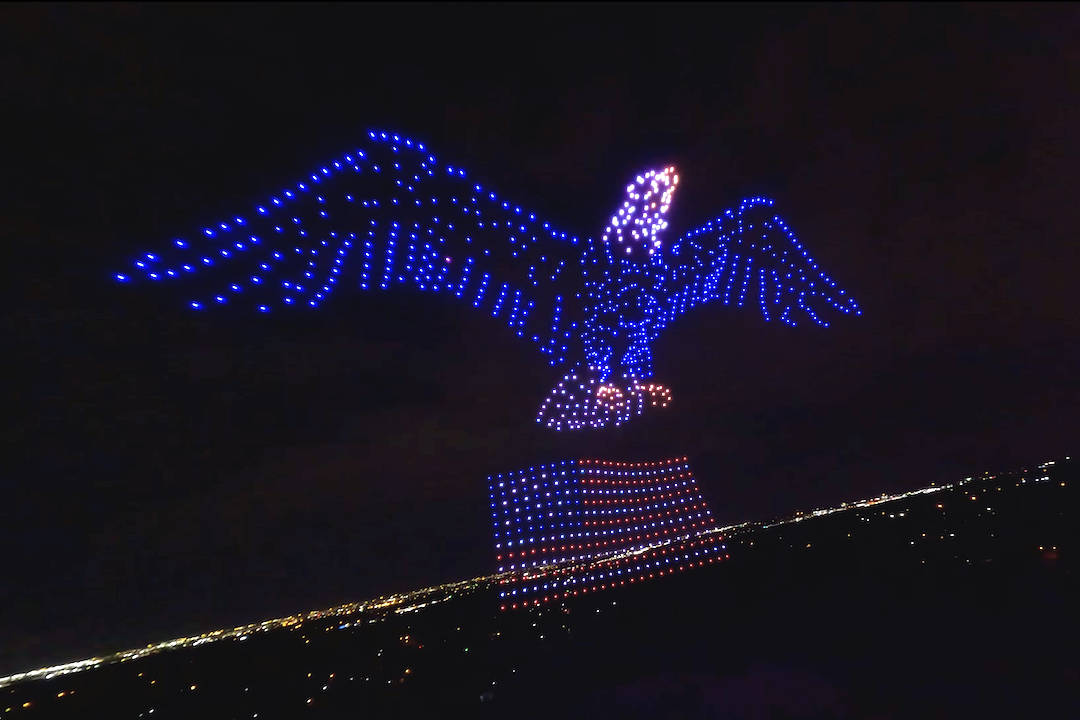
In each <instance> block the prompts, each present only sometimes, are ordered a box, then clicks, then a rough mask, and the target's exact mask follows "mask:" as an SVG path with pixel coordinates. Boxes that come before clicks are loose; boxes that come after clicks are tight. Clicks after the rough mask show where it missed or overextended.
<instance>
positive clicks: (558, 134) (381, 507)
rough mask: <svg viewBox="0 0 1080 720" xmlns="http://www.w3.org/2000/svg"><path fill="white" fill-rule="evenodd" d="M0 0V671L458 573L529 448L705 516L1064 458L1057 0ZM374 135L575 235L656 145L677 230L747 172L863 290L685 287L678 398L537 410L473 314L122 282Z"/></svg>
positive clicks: (1067, 129) (1068, 89)
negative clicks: (580, 422) (670, 185)
mask: <svg viewBox="0 0 1080 720" xmlns="http://www.w3.org/2000/svg"><path fill="white" fill-rule="evenodd" d="M0 12H2V14H3V15H4V16H6V17H5V18H4V19H3V22H0V47H2V48H4V49H3V50H2V51H0V52H2V53H3V57H2V62H3V65H2V68H3V79H2V82H0V93H2V94H3V97H4V104H3V107H4V115H5V117H6V121H5V125H7V130H6V131H5V133H4V134H3V141H4V142H3V145H4V149H3V155H4V163H3V167H4V172H3V173H2V175H0V177H2V181H3V188H2V190H3V198H4V205H3V208H2V209H0V232H2V233H3V244H2V248H3V252H4V254H5V256H6V257H7V259H6V260H5V261H4V262H3V263H2V266H3V267H4V269H10V270H11V271H12V272H11V276H10V278H9V279H8V280H7V281H6V283H5V289H6V290H7V291H8V292H10V291H12V290H14V293H13V296H14V299H13V300H11V301H8V302H7V303H6V304H5V305H4V306H3V309H2V310H0V321H2V325H0V329H2V337H3V343H4V345H3V347H4V355H5V356H6V357H7V359H8V360H9V363H5V365H6V366H7V367H8V370H7V371H6V372H5V373H4V379H5V388H4V393H3V396H2V397H3V400H2V402H0V407H3V408H4V410H6V411H7V412H5V413H4V425H3V440H4V446H5V449H6V452H5V456H6V457H8V459H6V460H3V462H2V464H0V468H2V470H0V497H2V498H3V503H2V505H0V508H2V509H0V547H2V548H3V558H4V561H3V564H2V566H0V568H2V578H0V673H3V672H5V671H16V670H23V669H26V668H27V667H28V666H32V665H36V664H39V663H44V662H53V661H65V660H73V659H76V658H78V657H80V656H83V655H85V654H88V653H91V652H95V651H104V650H116V649H120V648H122V647H126V646H131V645H139V644H143V643H146V642H150V641H158V640H163V639H167V638H169V637H173V636H176V635H177V634H180V633H184V632H192V631H202V630H206V629H210V628H214V627H218V626H223V625H230V624H238V623H241V622H249V621H257V620H262V619H265V618H267V617H273V616H277V615H282V614H287V613H292V612H296V611H302V610H307V609H312V608H315V607H324V606H328V605H332V604H335V603H340V602H345V601H351V600H360V599H363V598H366V597H370V596H374V595H378V594H384V593H389V592H392V591H398V590H408V589H412V588H415V587H420V586H423V585H429V584H434V583H438V582H442V581H447V580H453V579H458V578H463V577H468V576H474V575H478V574H483V573H486V572H489V571H490V570H492V569H493V566H494V560H493V551H492V546H491V539H490V531H489V527H490V519H489V517H490V516H489V507H488V498H487V476H488V475H489V474H492V473H498V472H505V471H508V470H514V469H518V468H523V467H528V466H529V465H532V464H536V463H543V462H550V461H555V460H563V459H570V458H575V457H601V458H605V459H614V460H659V459H666V458H670V457H674V456H688V457H689V459H690V461H691V463H692V467H693V468H694V469H695V472H696V475H697V476H698V478H699V481H700V484H701V487H702V490H703V492H704V494H705V497H706V500H707V501H708V502H709V503H710V505H711V507H712V509H713V512H714V515H715V516H716V517H717V518H718V519H719V520H720V521H722V522H735V521H742V520H746V519H760V518H764V517H768V516H773V515H777V514H788V513H792V512H794V511H796V510H800V509H801V510H808V509H811V508H813V507H817V506H824V505H829V504H835V503H839V502H841V501H844V500H854V499H858V498H862V497H866V496H869V495H874V494H878V493H881V492H887V491H898V490H904V489H909V488H913V487H917V486H921V485H926V484H929V483H930V482H933V481H939V482H943V481H950V480H954V479H958V478H962V477H965V476H967V475H971V474H975V473H980V472H983V471H984V470H995V469H1007V468H1015V467H1019V466H1024V465H1029V464H1034V463H1036V462H1039V461H1043V460H1049V459H1053V458H1055V457H1058V456H1063V455H1068V454H1075V453H1077V452H1080V443H1078V441H1077V438H1078V437H1080V432H1078V431H1080V420H1078V415H1077V410H1078V405H1080V386H1078V383H1077V373H1076V371H1075V369H1074V368H1076V367H1077V366H1080V314H1078V308H1080V282H1078V279H1077V277H1076V276H1077V271H1078V270H1080V249H1078V246H1077V243H1076V241H1075V238H1076V227H1077V221H1078V220H1080V202H1078V199H1080V198H1078V190H1080V184H1078V179H1080V173H1078V170H1077V168H1078V167H1080V165H1078V163H1080V141H1078V132H1077V128H1080V74H1078V70H1080V33H1078V30H1080V25H1078V20H1080V14H1078V13H1077V11H1076V9H1075V8H1073V7H1070V6H1067V5H1062V6H1043V7H1041V8H1040V7H1036V8H1028V7H1026V6H1024V7H1021V6H993V7H978V6H974V7H973V6H965V7H950V6H946V7H938V6H892V5H890V6H884V7H882V6H878V7H865V6H846V7H845V6H839V7H828V8H821V7H813V6H811V7H807V6H802V5H799V6H791V7H785V6H771V7H768V8H765V9H761V8H756V7H754V8H751V7H744V6H731V7H728V6H717V7H711V8H710V7H708V6H698V5H692V6H683V7H680V6H676V5H634V6H625V7H619V6H615V5H597V6H591V5H577V6H563V5H558V6H524V7H522V6H512V7H511V6H505V7H498V6H450V7H442V6H439V7H433V6H417V5H409V6H405V7H403V8H400V9H393V8H389V7H384V6H362V5H349V6H328V7H324V6H320V5H318V4H311V3H307V4H303V5H297V6H258V5H239V6H217V5H213V6H206V5H188V4H185V5H174V6H158V5H155V6H141V5H111V6H108V5H107V6H96V5H78V6H48V5H40V6H39V5H34V6H17V7H5V8H4V10H3V11H0ZM8 123H11V124H8ZM368 129H381V130H389V131H395V132H400V133H403V134H407V135H409V136H410V137H413V138H416V139H417V140H420V141H422V142H425V143H426V144H427V145H428V146H429V147H430V148H431V149H432V150H433V152H434V154H435V155H436V156H437V157H438V158H439V160H440V161H442V162H445V163H449V164H453V165H459V166H461V167H464V168H466V169H467V170H468V171H469V173H470V174H471V176H472V177H473V178H476V179H477V180H478V181H479V182H481V183H483V184H485V185H489V186H491V187H493V188H495V189H497V190H499V191H500V192H501V194H502V195H503V196H504V197H506V198H508V199H511V200H513V201H514V202H518V203H520V204H521V205H522V206H523V207H527V208H529V209H530V210H532V211H534V212H536V213H537V214H538V215H542V216H544V217H545V218H549V219H550V220H551V221H552V222H555V223H558V224H559V225H561V226H564V227H568V228H572V229H574V230H576V232H579V233H581V234H585V235H596V234H597V233H598V232H599V230H601V229H602V223H603V221H604V220H605V218H606V216H607V214H608V213H609V212H610V210H611V209H612V208H613V207H614V206H615V205H616V203H617V202H618V201H619V197H620V193H621V190H622V187H623V186H624V185H625V183H626V181H627V180H628V179H629V177H630V176H631V175H632V174H634V173H637V172H639V171H641V170H643V169H647V168H649V167H655V166H656V165H658V164H660V163H671V164H674V165H676V167H677V168H678V170H679V175H680V184H679V192H678V194H677V195H676V196H675V203H674V206H673V208H672V218H671V223H672V227H671V230H670V232H671V233H672V234H673V233H674V232H676V231H683V230H686V229H690V228H693V227H697V226H699V225H701V224H703V223H704V222H705V221H707V220H710V219H713V218H715V217H716V216H717V215H719V214H720V213H721V212H722V211H723V210H725V209H728V208H732V207H736V206H737V205H738V203H739V201H740V200H741V199H742V198H744V197H747V196H752V195H766V196H769V197H771V198H773V199H775V201H776V209H777V211H778V212H779V214H780V215H782V216H783V217H784V218H785V219H786V220H787V221H788V223H789V225H790V226H791V227H792V229H793V230H794V231H795V233H796V234H797V235H798V237H799V239H800V240H801V241H802V242H803V243H804V244H805V245H806V246H807V247H808V248H809V249H810V252H811V255H812V256H813V257H814V258H815V259H816V260H817V261H818V262H819V263H820V265H821V266H822V268H823V269H824V270H825V272H827V273H828V274H830V275H831V276H832V277H834V278H835V279H836V280H837V282H838V283H839V285H840V286H841V287H843V288H845V289H846V290H847V291H848V292H849V293H850V294H851V295H853V296H854V297H855V298H856V299H857V300H858V302H859V304H860V306H861V308H862V310H863V314H862V316H861V317H840V318H839V319H838V321H837V322H836V323H834V324H833V326H832V327H830V328H828V329H823V328H819V327H817V326H812V325H806V326H803V325H800V326H799V327H797V328H790V327H787V326H785V325H781V324H779V323H778V322H776V321H773V322H765V321H764V320H763V319H762V317H761V314H760V312H759V311H757V310H756V309H753V308H746V309H734V308H730V307H725V306H723V305H719V306H717V305H716V304H713V305H706V306H704V307H703V308H700V309H698V310H695V311H693V312H691V313H688V314H687V315H686V316H684V317H683V318H682V319H681V320H680V321H679V322H677V323H676V324H675V326H674V327H673V328H672V329H671V330H670V331H668V332H667V334H666V335H664V336H663V337H661V339H660V340H659V341H658V342H657V343H656V345H655V370H656V374H655V377H656V379H657V380H658V381H659V382H662V383H664V384H665V385H667V386H669V387H670V388H671V389H672V391H673V396H674V402H673V404H672V406H671V407H669V408H668V409H667V410H666V411H664V412H661V413H657V414H654V415H652V416H647V417H644V418H642V419H640V420H638V421H635V422H632V423H631V424H630V425H628V426H627V427H625V428H622V429H619V430H617V431H614V432H611V431H608V432H604V431H600V432H583V433H563V434H556V433H553V432H551V431H547V430H545V429H543V428H541V427H540V426H538V425H537V424H536V423H535V421H534V417H535V414H536V409H537V407H538V406H539V403H540V400H541V399H542V398H543V396H544V395H545V393H546V392H547V390H548V389H549V388H550V387H551V386H552V385H553V384H554V381H555V380H557V378H558V376H559V374H558V373H555V372H553V370H552V368H550V367H549V366H548V363H547V361H546V359H545V357H544V356H542V355H541V354H540V353H537V352H536V350H535V348H534V347H533V345H532V344H531V343H528V342H526V341H523V340H521V339H519V338H517V337H515V336H514V335H513V334H511V333H509V332H507V329H506V326H505V323H504V322H503V321H501V320H493V319H491V318H490V317H486V316H484V315H479V314H471V313H470V312H469V307H468V306H467V305H454V304H450V303H445V302H444V301H443V298H441V297H439V296H433V295H428V294H423V293H417V292H412V291H409V290H407V289H399V290H393V291H389V292H385V293H382V294H378V293H365V294H362V293H361V291H360V290H359V289H357V290H355V291H349V290H345V289H342V290H340V291H339V292H337V293H335V294H334V295H333V296H332V298H331V300H330V302H329V303H328V304H326V305H324V306H323V307H320V308H319V310H317V311H315V312H312V313H307V312H296V313H291V314H287V313H278V314H275V315H270V316H258V315H256V314H251V315H246V314H236V315H230V314H228V313H213V312H208V313H206V314H202V315H196V314H193V313H192V312H190V311H189V310H188V309H187V308H186V306H185V301H186V300H187V299H188V298H187V295H186V294H185V293H184V292H183V289H182V288H179V289H176V286H173V288H174V289H170V288H165V287H160V286H159V287H157V288H155V290H156V291H149V290H145V289H139V288H137V287H131V286H124V285H119V284H117V283H115V282H114V281H113V280H112V273H114V272H115V271H118V270H122V269H125V268H127V267H129V266H130V262H131V260H132V258H133V257H134V256H135V254H136V253H139V252H147V251H153V250H156V249H161V248H163V247H165V246H166V244H167V243H168V242H169V241H170V239H171V238H173V237H177V236H183V235H184V234H185V233H190V232H192V231H193V230H194V229H195V228H198V227H202V225H201V223H205V222H209V221H213V220H217V219H220V218H221V217H226V216H227V214H228V213H230V212H233V213H235V212H237V211H243V210H245V209H246V208H249V207H250V206H251V205H252V203H253V202H254V201H255V200H256V199H257V198H261V197H264V196H265V195H266V194H268V193H270V192H271V191H274V190H276V189H278V188H279V187H281V186H282V185H283V184H284V183H287V182H295V181H296V178H298V177H300V176H302V175H303V173H304V172H305V171H308V170H309V169H310V168H312V167H314V166H316V165H317V164H318V163H321V162H324V161H326V160H327V159H331V158H333V157H335V156H337V155H339V154H342V153H344V152H345V151H346V150H348V149H350V148H352V147H355V146H356V144H357V143H359V142H360V141H361V140H362V138H363V137H364V136H365V134H366V131H367V130H368ZM5 294H6V293H5ZM11 361H13V362H11Z"/></svg>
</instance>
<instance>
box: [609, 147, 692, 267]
mask: <svg viewBox="0 0 1080 720" xmlns="http://www.w3.org/2000/svg"><path fill="white" fill-rule="evenodd" d="M678 182H679V176H678V175H676V174H675V168H674V167H668V168H664V169H663V170H650V171H649V172H647V173H642V174H640V175H638V176H636V177H635V178H634V179H633V180H632V181H631V182H630V184H629V185H627V186H626V196H625V199H624V202H623V204H622V207H620V208H619V209H618V210H616V211H615V213H614V214H612V216H611V220H610V222H609V224H608V226H607V227H606V228H604V235H603V238H604V242H605V243H608V244H609V245H610V246H611V251H612V253H615V254H618V255H621V256H623V257H628V256H630V257H632V256H634V255H638V256H640V255H652V254H653V253H655V252H656V251H657V250H659V249H660V233H661V232H662V231H663V230H664V228H666V227H667V226H668V224H667V217H666V216H667V212H668V209H669V208H670V207H671V200H672V198H673V197H674V196H675V186H676V184H678Z"/></svg>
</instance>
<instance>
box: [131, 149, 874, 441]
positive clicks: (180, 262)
mask: <svg viewBox="0 0 1080 720" xmlns="http://www.w3.org/2000/svg"><path fill="white" fill-rule="evenodd" d="M678 182H679V177H678V175H677V174H676V172H675V168H674V167H666V168H663V169H662V170H650V171H647V172H643V173H641V174H639V175H636V176H634V177H633V178H631V180H630V182H629V184H628V185H626V186H624V188H625V189H624V191H623V193H622V196H623V199H622V201H621V204H620V206H619V207H617V208H616V209H615V210H614V211H613V212H612V213H611V214H610V215H607V216H606V217H607V218H608V220H607V221H606V223H605V224H604V225H603V226H602V227H601V228H600V229H601V230H602V232H601V233H599V237H600V239H599V240H595V239H592V238H591V237H589V236H586V235H580V234H574V233H572V232H568V231H567V230H565V229H562V228H560V227H558V226H557V225H556V224H554V223H552V222H549V221H545V220H543V219H541V218H538V217H537V215H536V214H535V213H533V212H530V211H529V210H528V209H526V208H523V207H522V206H521V205H520V204H518V203H516V202H511V201H509V200H507V199H504V198H503V197H502V196H501V195H499V194H498V193H496V192H495V191H493V190H492V189H491V188H488V187H486V186H484V185H482V184H480V183H477V182H475V181H474V180H473V179H472V178H471V177H470V176H469V175H468V174H467V173H466V172H465V171H464V170H463V169H462V168H460V167H456V166H453V165H445V164H442V163H440V162H438V161H437V160H436V158H435V156H434V155H433V154H431V153H430V151H429V150H428V149H427V148H426V147H425V146H424V145H423V144H422V143H418V142H415V141H413V140H411V139H408V138H405V137H402V136H400V135H394V134H389V133H376V132H371V133H369V134H368V138H367V142H366V143H364V145H363V146H362V147H358V148H356V149H353V150H350V151H349V152H346V153H344V154H343V155H341V156H340V157H338V158H335V159H333V160H331V161H329V162H327V163H324V164H322V165H320V166H318V167H317V168H315V169H314V170H313V171H312V172H309V173H307V174H306V175H305V176H304V177H303V178H301V179H300V180H299V181H298V182H296V183H295V184H294V185H292V186H289V187H285V188H281V189H280V190H278V191H277V192H274V193H273V194H271V195H269V196H267V197H266V198H264V199H263V200H262V201H261V202H258V203H254V204H253V205H252V206H251V207H249V208H248V209H247V210H246V211H243V212H239V213H237V214H235V215H232V216H230V217H228V218H223V219H221V220H220V221H219V222H216V223H214V224H213V225H210V226H207V227H203V228H199V229H198V230H197V231H196V232H194V233H192V234H190V235H187V236H185V237H182V238H176V239H174V240H173V241H172V244H171V245H170V246H167V247H165V248H163V249H161V250H156V251H154V252H147V253H144V254H143V255H141V256H140V257H138V258H137V259H135V260H134V261H133V262H132V266H131V269H130V270H128V271H125V272H120V273H117V274H116V279H117V280H118V281H120V282H124V283H130V282H135V281H142V282H148V283H161V284H168V283H174V282H175V283H178V287H180V288H181V289H186V290H187V291H188V292H191V293H192V295H191V296H189V298H188V299H187V300H186V304H187V306H188V307H189V308H190V309H191V310H192V311H193V312H207V311H210V310H211V309H212V308H214V307H216V306H223V305H231V306H239V307H242V308H247V309H249V310H251V311H254V312H259V313H271V312H310V311H312V310H314V309H315V308H318V307H319V306H320V305H322V304H323V303H325V302H327V301H328V300H329V299H330V296H331V295H332V294H333V293H334V291H335V290H336V289H337V288H338V287H339V286H344V287H348V288H359V289H361V290H375V289H389V288H391V287H392V286H398V285H404V286H408V287H412V288H415V289H419V290H424V291H428V292H432V293H439V294H440V295H442V296H444V297H447V298H452V299H453V300H454V301H455V302H459V303H463V304H466V303H467V304H468V305H471V306H472V307H473V308H474V309H476V310H478V311H481V312H485V313H490V315H491V316H492V317H494V318H499V319H501V320H502V321H503V322H505V323H506V325H507V327H508V328H509V329H510V331H511V332H513V333H514V334H515V335H516V336H518V337H521V338H523V339H525V340H527V341H529V342H531V343H533V344H535V346H536V348H537V349H538V350H539V351H540V352H541V353H543V355H544V356H545V357H546V358H547V359H548V361H549V363H550V364H551V366H553V367H556V368H563V376H562V379H561V380H559V381H557V382H556V383H555V385H554V387H553V388H552V390H551V391H550V392H549V393H548V395H547V397H546V398H544V399H543V401H542V402H541V405H540V409H539V412H538V413H537V418H536V420H537V422H538V423H540V424H541V425H543V426H545V427H548V428H551V429H553V430H581V429H585V428H602V427H612V426H616V425H620V424H623V423H626V422H628V421H629V420H630V419H632V418H633V417H635V416H637V415H640V414H641V413H642V412H644V411H646V410H649V409H652V408H663V407H666V406H667V405H668V404H669V403H670V402H671V398H672V394H671V391H670V389H669V388H667V387H665V386H664V385H662V384H659V383H656V382H654V381H652V380H651V378H652V377H653V367H652V350H651V348H652V344H653V343H654V342H655V341H656V340H657V338H658V337H659V336H660V334H661V333H662V332H663V330H664V329H665V328H666V327H668V325H670V324H671V323H672V322H673V321H674V320H675V319H676V318H677V317H679V316H680V315H682V314H683V313H684V312H686V311H688V310H690V309H691V308H694V307H696V306H698V305H701V304H704V303H707V302H713V301H717V302H722V303H723V304H724V305H730V306H736V307H745V306H751V305H752V306H757V307H760V310H761V312H762V315H763V317H764V318H765V319H766V320H771V319H777V320H779V321H780V322H782V323H785V324H788V325H797V324H798V323H799V322H803V321H809V322H812V323H815V324H817V325H820V326H823V327H827V326H828V325H829V323H830V319H831V318H832V317H836V316H839V315H849V314H855V315H857V314H859V312H860V311H859V307H858V305H857V304H856V303H855V301H854V300H853V299H852V298H851V297H850V296H848V295H847V294H846V293H845V291H844V290H842V289H840V288H839V287H838V286H837V284H836V282H835V281H834V280H833V279H832V278H830V277H829V276H828V275H826V274H825V273H824V272H823V271H822V270H821V269H820V268H819V267H818V265H817V263H816V262H815V261H814V260H813V259H812V258H811V257H810V255H809V251H808V250H806V248H805V247H803V245H801V244H800V243H799V241H798V240H797V239H796V237H795V235H794V233H793V232H792V231H791V230H790V229H789V228H788V226H787V224H786V223H785V222H784V221H783V220H781V219H780V217H779V216H778V215H776V214H775V213H774V212H773V209H772V208H773V204H772V202H771V201H769V200H766V199H764V198H751V199H748V200H745V201H743V203H742V204H741V205H740V206H739V207H738V209H737V210H734V211H731V210H729V211H727V212H725V213H723V214H721V215H720V216H719V217H717V218H716V219H715V220H713V221H710V222H707V223H706V224H704V225H702V226H701V227H699V228H697V229H694V230H690V231H688V232H686V233H684V234H682V235H681V236H678V237H677V238H676V239H675V241H674V242H672V243H670V244H668V243H665V241H664V235H665V232H666V230H667V227H668V220H667V218H668V217H669V215H670V213H671V207H672V203H673V200H674V196H675V191H676V188H677V187H678ZM598 215H599V214H598ZM599 216H600V217H604V216H603V215H599ZM185 281H186V282H185ZM181 282H183V285H179V284H180V283H181Z"/></svg>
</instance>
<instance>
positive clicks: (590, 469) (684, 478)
mask: <svg viewBox="0 0 1080 720" xmlns="http://www.w3.org/2000/svg"><path fill="white" fill-rule="evenodd" d="M488 483H489V490H490V498H491V512H492V517H493V520H494V529H495V554H496V559H497V560H498V562H499V572H505V571H514V570H525V569H529V568H535V567H542V566H545V565H550V564H553V563H563V562H580V561H585V560H592V559H595V558H597V557H599V556H600V555H609V554H611V553H615V552H624V551H632V550H636V549H639V548H641V547H646V546H649V545H653V544H656V543H657V542H663V541H665V540H670V539H672V538H675V537H680V536H682V535H686V534H688V533H689V534H697V533H700V532H703V531H705V530H708V529H710V528H712V527H713V526H714V525H713V522H712V513H711V512H710V511H709V510H708V508H706V507H705V501H704V499H703V498H702V497H701V491H700V490H699V489H698V486H697V481H696V480H695V479H694V477H693V475H692V474H691V472H690V467H689V465H688V464H687V463H686V458H678V459H673V460H666V461H663V462H651V463H620V462H607V461H600V460H567V461H563V462H560V463H552V464H550V465H541V466H539V467H532V468H529V469H528V470H519V471H517V472H511V473H506V474H505V475H495V476H492V477H489V478H488Z"/></svg>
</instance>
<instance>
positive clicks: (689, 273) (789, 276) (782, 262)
mask: <svg viewBox="0 0 1080 720" xmlns="http://www.w3.org/2000/svg"><path fill="white" fill-rule="evenodd" d="M772 206H773V203H772V201H770V200H766V199H764V198H751V199H748V200H745V201H743V203H742V205H740V206H739V209H738V210H737V211H730V210H729V211H728V212H726V213H724V215H722V216H720V217H719V218H717V219H716V220H714V221H712V222H709V223H707V224H705V225H704V226H703V227H700V228H697V229H696V230H692V231H690V232H688V233H686V234H685V235H684V236H682V237H681V238H679V239H678V240H677V241H676V242H675V243H674V244H673V245H672V247H671V249H670V250H669V254H668V256H667V263H666V264H667V271H666V272H667V278H666V283H665V285H666V298H665V300H664V303H663V304H664V311H663V316H664V319H665V320H666V321H667V322H671V321H672V320H674V319H675V318H676V317H678V316H679V315H681V314H682V313H684V312H686V311H687V310H689V309H691V308H692V307H695V306H697V305H700V304H702V303H706V302H712V301H722V302H723V303H724V304H725V305H736V306H739V307H742V306H748V305H751V306H756V307H760V308H761V312H762V314H763V315H764V317H765V319H766V320H770V319H772V318H777V319H779V320H780V322H783V323H786V324H788V325H797V324H798V323H799V322H800V321H803V320H809V321H812V322H814V323H817V324H818V325H822V326H825V327H828V325H829V322H830V319H831V318H832V317H835V316H837V313H840V314H845V315H847V314H855V315H859V314H860V313H861V311H860V310H859V306H858V304H856V302H855V300H854V299H852V298H851V297H850V296H849V295H848V294H847V293H846V292H845V291H844V290H842V289H841V288H839V287H838V286H837V284H836V282H835V281H834V280H833V279H832V278H831V277H829V276H828V275H826V274H825V273H824V272H823V271H822V270H821V269H820V268H819V267H818V264H817V263H816V262H815V261H814V260H813V258H811V257H810V254H809V251H807V249H806V248H805V247H804V246H803V245H802V244H801V243H799V241H798V240H797V239H796V238H795V234H794V233H793V232H792V231H791V230H790V228H788V226H787V224H786V223H785V222H784V221H783V220H782V219H781V218H780V217H779V216H778V215H776V214H775V213H774V212H773V209H772Z"/></svg>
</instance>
